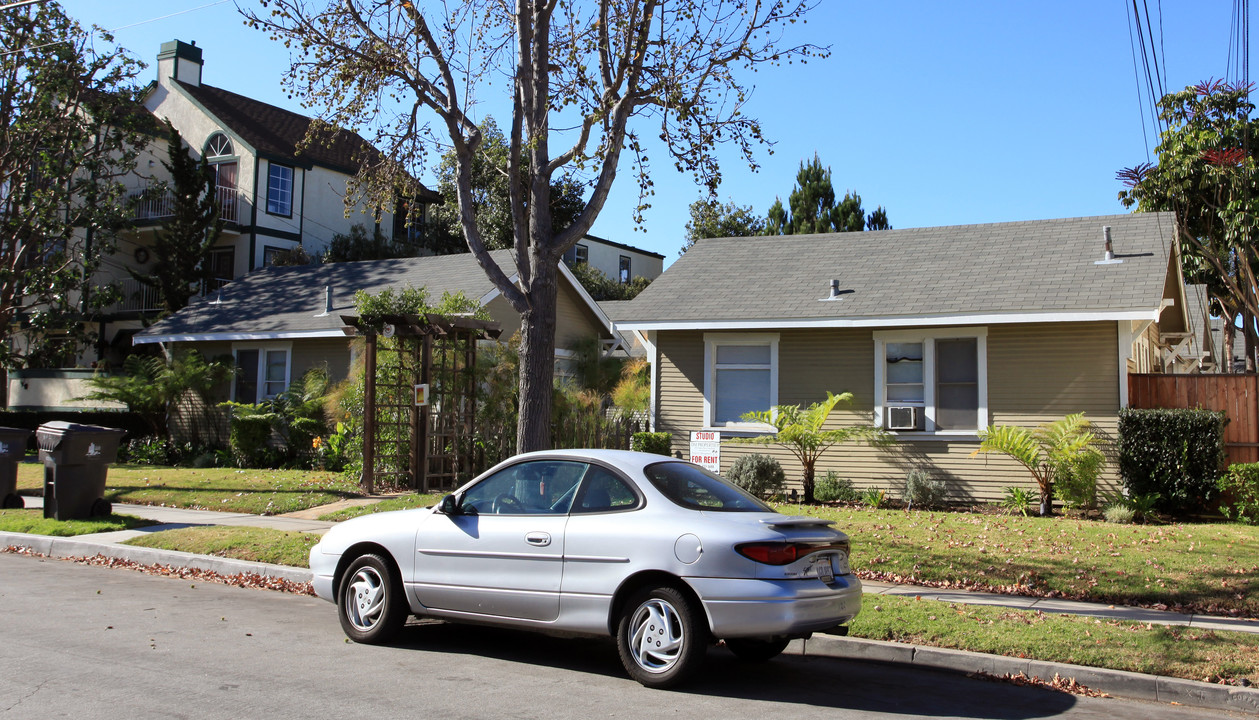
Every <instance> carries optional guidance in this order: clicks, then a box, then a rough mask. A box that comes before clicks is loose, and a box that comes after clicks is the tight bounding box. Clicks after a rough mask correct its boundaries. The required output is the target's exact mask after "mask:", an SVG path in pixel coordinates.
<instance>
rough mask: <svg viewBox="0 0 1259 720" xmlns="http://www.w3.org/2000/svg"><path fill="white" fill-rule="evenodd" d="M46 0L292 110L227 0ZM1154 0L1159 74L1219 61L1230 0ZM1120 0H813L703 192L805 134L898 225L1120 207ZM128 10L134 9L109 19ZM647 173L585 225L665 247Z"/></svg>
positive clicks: (1141, 156) (659, 205)
mask: <svg viewBox="0 0 1259 720" xmlns="http://www.w3.org/2000/svg"><path fill="white" fill-rule="evenodd" d="M239 1H240V2H241V4H242V5H245V4H247V2H248V0H239ZM62 4H63V5H64V6H65V8H66V10H67V12H68V13H69V14H70V15H71V16H73V17H75V18H76V19H78V20H79V21H80V22H83V23H85V24H93V23H94V24H97V25H101V26H103V27H105V28H107V29H118V28H121V29H118V30H117V32H116V33H115V35H116V38H117V41H118V42H119V44H121V45H122V46H123V47H125V48H127V49H128V50H130V51H131V52H132V53H134V54H135V55H136V56H138V57H139V58H140V59H142V60H144V61H145V62H148V63H149V64H150V66H151V67H150V68H149V70H148V71H146V72H147V73H148V75H146V80H147V79H150V77H151V76H153V74H154V73H155V72H156V71H155V68H154V67H152V66H153V64H154V60H155V58H156V55H157V50H158V46H159V45H160V44H161V43H162V42H164V41H167V40H171V39H176V38H177V39H180V40H184V41H194V40H195V41H196V43H197V45H198V46H200V47H201V48H203V49H204V52H205V70H204V76H203V79H204V82H206V83H207V84H210V85H215V86H218V87H222V88H225V89H228V90H232V91H234V92H238V93H242V94H245V95H249V96H251V97H255V98H258V99H261V100H265V101H267V102H270V103H273V104H276V105H280V106H283V107H287V108H290V109H293V110H298V111H300V110H301V109H300V107H299V106H298V105H297V103H296V102H295V101H292V100H289V99H288V98H287V97H285V95H284V93H283V91H282V89H281V86H280V80H281V77H282V76H283V73H284V71H285V70H286V69H287V67H288V62H289V55H288V51H287V50H286V49H285V48H284V47H283V46H281V45H279V44H277V43H272V42H271V41H269V40H268V39H267V37H266V36H265V35H264V34H262V33H260V32H258V31H255V30H251V29H249V28H247V27H245V26H244V24H243V23H242V21H241V17H240V15H239V14H238V13H237V10H236V6H235V5H234V4H233V3H232V2H220V3H215V2H214V0H163V1H162V2H156V1H152V0H128V1H119V0H63V3H62ZM207 5H208V7H206V6H207ZM1158 5H1159V3H1152V4H1151V10H1152V11H1155V12H1157V6H1158ZM1161 5H1162V28H1161V33H1162V38H1161V42H1162V56H1163V57H1165V59H1166V67H1167V73H1168V85H1167V87H1168V88H1169V89H1179V88H1183V87H1184V86H1185V85H1190V84H1194V83H1197V82H1199V81H1201V80H1205V79H1207V78H1210V77H1215V78H1219V77H1223V76H1225V73H1226V70H1227V69H1228V66H1227V63H1228V57H1229V56H1228V51H1229V37H1230V35H1229V31H1230V18H1231V12H1232V3H1230V2H1225V1H1224V0H1168V1H1167V2H1162V3H1161ZM1130 6H1131V3H1125V2H1124V1H1123V0H1107V1H1105V2H1098V1H1097V0H1092V1H1089V0H1084V1H1075V0H1059V1H1058V2H1052V3H1050V2H1037V3H1030V2H1010V1H1009V0H1003V1H1002V0H992V1H989V2H981V1H979V0H972V1H967V0H957V1H955V2H947V3H946V2H938V1H930V2H929V1H927V0H918V1H916V2H911V1H897V0H882V1H880V2H840V1H838V0H824V2H823V3H822V4H821V7H819V8H817V9H816V10H815V11H814V13H813V14H812V15H811V16H810V21H809V22H808V24H807V25H805V26H804V27H803V28H799V27H797V28H793V30H792V34H791V35H789V36H788V39H789V40H795V41H798V42H805V41H807V42H814V43H818V44H829V45H830V46H831V49H832V54H831V56H830V58H828V59H826V60H820V61H818V60H814V61H811V62H810V63H809V64H807V65H803V66H802V65H792V66H787V67H781V68H769V69H763V70H762V71H761V72H759V73H756V74H755V75H752V76H749V77H748V78H747V81H748V82H749V83H751V84H755V86H756V89H755V93H754V95H753V100H752V103H751V108H750V109H751V112H752V113H753V114H755V115H757V116H758V117H759V118H760V119H761V121H762V123H763V125H764V128H765V130H766V134H767V136H768V137H769V138H770V139H772V140H775V141H776V144H775V145H774V147H773V154H772V155H770V154H768V153H766V152H764V151H762V152H761V153H760V156H759V159H760V161H761V165H762V168H761V170H760V172H758V173H752V172H750V171H749V170H748V169H747V167H746V165H745V164H743V163H742V161H741V160H740V159H739V158H738V157H737V155H736V153H734V152H733V149H731V150H730V151H729V152H723V155H722V157H723V158H724V163H723V166H722V170H723V176H724V178H725V181H724V182H723V184H722V187H721V189H720V193H719V194H720V197H721V199H722V200H733V201H735V202H737V203H739V204H741V205H752V206H753V207H754V208H755V209H756V211H757V212H758V213H762V214H763V213H764V212H765V210H766V209H768V207H769V206H770V204H772V203H773V201H774V198H775V196H781V197H782V198H783V200H784V202H785V201H786V197H787V195H788V194H789V193H790V192H791V188H792V185H793V184H794V182H795V174H796V171H797V169H798V168H799V164H800V161H801V160H802V159H806V158H811V157H812V156H813V154H814V152H817V153H818V155H819V157H820V158H821V160H822V162H823V164H825V165H829V166H830V168H831V170H832V173H833V180H834V184H835V186H836V190H837V191H838V192H839V193H841V194H842V192H843V191H844V190H855V191H857V192H858V193H860V195H861V197H862V200H863V203H864V205H865V206H866V208H867V210H869V209H872V208H873V207H874V206H876V205H883V206H885V207H886V208H887V212H888V217H889V219H890V220H891V223H892V226H893V227H898V228H905V227H926V226H934V225H955V224H968V223H985V222H1002V221H1010V220H1034V219H1043V218H1055V217H1075V216H1085V215H1104V214H1112V213H1119V212H1125V211H1124V209H1123V207H1122V206H1121V205H1120V204H1119V203H1118V201H1117V200H1116V194H1117V193H1118V191H1119V190H1120V189H1121V185H1120V183H1119V182H1118V181H1117V180H1115V172H1116V171H1117V170H1119V169H1121V168H1123V167H1127V166H1131V165H1135V164H1137V163H1140V162H1143V161H1146V160H1147V159H1149V157H1148V153H1150V152H1152V150H1153V147H1154V145H1155V144H1157V140H1156V139H1155V138H1154V136H1153V134H1152V133H1153V131H1152V130H1151V129H1149V128H1150V125H1149V122H1148V119H1147V121H1146V122H1145V127H1146V128H1147V131H1146V132H1147V133H1149V139H1148V142H1147V139H1146V137H1144V136H1143V133H1142V126H1143V123H1142V114H1141V110H1140V106H1139V104H1138V103H1139V95H1138V88H1137V83H1136V76H1135V74H1134V68H1133V51H1132V47H1131V44H1130V42H1129V21H1128V11H1127V9H1126V8H1128V7H1130ZM184 11H188V12H184ZM173 13H180V14H175V15H173V16H171V15H172V14H173ZM164 16H170V17H164ZM146 21H151V22H146ZM135 23H143V24H138V25H135V26H134V27H125V26H129V25H133V24H135ZM1159 32H1160V31H1159V29H1158V28H1157V27H1156V29H1155V33H1156V34H1157V33H1159ZM1252 65H1253V63H1252ZM497 119H498V120H499V121H500V125H505V124H506V118H505V117H500V118H497ZM656 156H657V157H663V155H662V154H661V153H656ZM423 179H425V180H431V178H423ZM653 179H654V181H655V189H656V195H655V197H653V198H651V203H652V208H651V209H650V210H649V211H648V212H647V214H646V217H645V222H644V224H643V226H642V227H641V228H639V229H635V227H634V224H633V222H632V219H631V209H632V208H633V206H634V205H635V204H636V201H637V186H636V185H635V183H634V181H633V178H632V176H631V174H630V168H629V166H628V164H626V165H625V166H624V167H623V168H622V169H621V172H620V175H619V176H618V179H617V185H616V187H615V188H614V190H613V193H612V197H611V198H610V199H609V202H608V204H607V206H606V207H605V208H604V210H603V213H602V214H601V215H600V217H599V220H598V221H597V222H596V224H595V227H594V230H593V233H594V234H596V235H600V236H602V237H607V238H610V239H613V240H617V241H619V242H625V243H629V244H632V245H637V246H639V247H643V248H646V249H649V250H653V251H655V252H659V253H661V254H663V255H665V257H666V262H671V261H672V260H673V259H674V258H676V257H677V253H678V249H679V248H680V247H681V245H682V237H683V226H684V224H685V223H686V220H687V217H688V215H687V206H688V205H689V204H690V203H691V202H692V201H694V200H695V199H697V198H699V197H700V196H701V193H702V190H701V189H700V188H697V187H696V186H695V185H694V183H693V181H692V179H691V178H690V177H689V176H686V175H679V174H677V173H676V172H675V171H674V170H673V168H672V167H671V166H669V165H666V164H664V163H657V164H656V165H655V166H654V169H653Z"/></svg>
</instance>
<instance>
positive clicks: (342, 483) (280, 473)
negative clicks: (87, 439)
mask: <svg viewBox="0 0 1259 720" xmlns="http://www.w3.org/2000/svg"><path fill="white" fill-rule="evenodd" d="M43 484H44V470H43V466H42V465H38V464H33V463H22V464H21V465H19V466H18V489H19V490H31V489H35V488H42V487H43ZM105 487H106V490H105V499H106V500H109V501H110V502H115V503H132V504H135V505H161V506H165V507H178V508H193V509H197V510H222V511H224V512H243V513H251V514H254V515H280V514H283V513H287V512H293V511H296V510H305V509H307V508H311V507H316V506H319V505H327V504H329V503H333V502H336V501H338V500H343V499H345V498H351V497H360V496H362V492H361V491H360V490H359V488H358V486H357V485H356V484H354V483H353V482H350V481H347V480H345V479H344V478H343V477H342V476H341V475H339V474H337V473H331V472H324V471H316V470H253V469H249V470H240V469H236V468H175V467H165V466H160V465H110V466H109V474H108V475H107V476H106V480H105Z"/></svg>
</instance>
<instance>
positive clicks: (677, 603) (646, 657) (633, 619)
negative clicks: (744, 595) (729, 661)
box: [616, 587, 708, 688]
mask: <svg viewBox="0 0 1259 720" xmlns="http://www.w3.org/2000/svg"><path fill="white" fill-rule="evenodd" d="M702 617H703V616H702V614H701V613H699V612H698V611H697V608H696V607H695V604H694V601H692V600H691V599H690V598H689V597H688V596H687V595H686V594H685V593H682V592H681V591H679V590H677V589H676V588H672V587H656V588H646V589H644V590H640V591H639V592H637V593H635V594H634V595H633V596H632V597H631V598H630V599H629V602H627V603H626V604H625V610H624V612H622V613H621V619H620V621H619V622H618V624H617V632H616V647H617V650H618V651H619V653H620V655H621V664H622V665H624V666H625V670H626V672H628V673H629V676H630V677H632V678H634V679H635V680H637V681H638V682H639V683H640V684H642V685H644V686H646V687H650V688H667V687H673V686H675V685H677V684H679V683H681V682H683V681H685V680H686V679H687V678H688V677H690V676H691V674H693V673H694V672H695V670H696V668H698V667H699V664H700V663H701V662H702V661H703V659H704V654H705V652H706V651H707V647H708V628H707V627H705V626H704V625H703V624H701V622H700V619H701V618H702Z"/></svg>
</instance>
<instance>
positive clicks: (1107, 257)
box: [1093, 225, 1123, 265]
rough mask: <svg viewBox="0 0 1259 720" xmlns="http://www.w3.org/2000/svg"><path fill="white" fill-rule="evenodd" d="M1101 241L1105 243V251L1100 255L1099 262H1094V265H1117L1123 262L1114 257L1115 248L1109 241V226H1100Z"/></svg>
mask: <svg viewBox="0 0 1259 720" xmlns="http://www.w3.org/2000/svg"><path fill="white" fill-rule="evenodd" d="M1102 239H1103V240H1104V241H1105V247H1106V251H1105V252H1104V253H1103V254H1102V259H1101V260H1094V261H1093V264H1094V265H1118V264H1120V263H1122V262H1123V260H1120V259H1119V258H1117V257H1115V246H1114V244H1112V243H1111V241H1110V226H1109V225H1103V226H1102Z"/></svg>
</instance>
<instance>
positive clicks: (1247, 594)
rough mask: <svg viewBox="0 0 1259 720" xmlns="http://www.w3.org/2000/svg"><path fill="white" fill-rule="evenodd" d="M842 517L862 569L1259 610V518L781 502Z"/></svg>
mask: <svg viewBox="0 0 1259 720" xmlns="http://www.w3.org/2000/svg"><path fill="white" fill-rule="evenodd" d="M779 510H780V511H781V512H784V513H788V514H794V515H800V514H803V515H814V516H822V517H827V518H830V519H833V520H835V522H836V527H838V528H839V529H841V530H843V531H844V532H846V533H848V534H849V535H851V537H852V544H853V556H852V562H853V567H854V568H855V569H857V570H858V571H859V572H860V573H861V574H862V577H865V578H870V579H878V580H888V581H893V582H908V583H923V584H936V585H939V586H943V587H960V588H968V589H991V590H995V591H999V592H1012V593H1015V594H1023V595H1035V596H1049V597H1066V598H1073V599H1081V600H1092V601H1097V602H1106V603H1114V604H1123V605H1145V606H1152V607H1158V606H1167V608H1169V609H1177V610H1181V611H1188V612H1197V613H1210V614H1238V615H1242V616H1245V617H1259V580H1257V579H1256V577H1257V574H1259V527H1253V526H1246V525H1238V524H1224V523H1218V524H1172V525H1115V524H1111V523H1104V522H1097V521H1089V520H1080V519H1072V518H1063V517H1055V518H1040V517H1028V518H1025V517H1022V516H1010V515H988V514H980V513H963V512H929V511H906V510H870V509H866V508H823V507H807V506H801V505H782V506H780V507H779Z"/></svg>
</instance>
